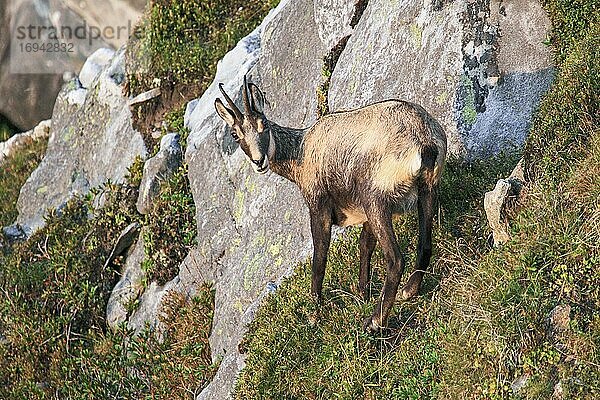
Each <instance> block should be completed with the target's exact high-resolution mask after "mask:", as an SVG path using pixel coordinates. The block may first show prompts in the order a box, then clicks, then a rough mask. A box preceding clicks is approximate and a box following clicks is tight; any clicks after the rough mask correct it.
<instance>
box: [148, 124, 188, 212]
mask: <svg viewBox="0 0 600 400" xmlns="http://www.w3.org/2000/svg"><path fill="white" fill-rule="evenodd" d="M181 161H182V154H181V145H180V144H179V135H178V134H176V133H169V134H166V135H165V136H163V137H162V139H161V140H160V150H159V151H158V153H156V155H155V156H154V157H152V158H149V159H148V160H146V162H145V163H144V171H143V174H142V182H141V184H140V194H139V196H138V200H137V210H138V211H139V212H140V214H147V213H148V212H149V211H150V210H151V209H152V205H153V204H154V200H155V199H156V197H157V196H158V194H159V193H160V186H161V184H162V183H163V182H165V181H167V180H169V179H170V178H171V177H172V176H173V174H174V173H175V171H177V168H179V166H180V165H181Z"/></svg>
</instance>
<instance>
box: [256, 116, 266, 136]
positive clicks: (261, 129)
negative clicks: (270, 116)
mask: <svg viewBox="0 0 600 400" xmlns="http://www.w3.org/2000/svg"><path fill="white" fill-rule="evenodd" d="M256 128H257V129H258V131H259V132H261V133H262V132H264V131H265V124H264V123H263V121H262V119H258V120H256Z"/></svg>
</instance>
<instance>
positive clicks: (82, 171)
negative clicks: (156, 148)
mask: <svg viewBox="0 0 600 400" xmlns="http://www.w3.org/2000/svg"><path fill="white" fill-rule="evenodd" d="M123 68H124V52H123V51H120V52H119V53H117V55H116V56H115V58H114V59H113V60H112V62H111V63H110V65H108V66H107V67H106V68H105V69H104V70H103V71H102V73H101V75H100V77H99V78H98V80H97V81H96V82H95V84H94V86H93V88H91V89H90V90H89V91H88V92H87V96H86V99H85V102H84V104H83V105H81V106H80V105H77V104H71V103H69V101H68V97H69V92H70V91H72V90H79V88H78V86H77V85H76V83H75V82H73V83H72V84H68V85H66V86H65V87H64V88H63V90H62V91H61V93H60V94H59V97H58V99H57V102H56V107H55V109H54V114H53V117H52V128H51V134H50V139H49V141H48V149H47V151H46V156H45V157H44V159H43V160H42V162H41V163H40V165H39V166H38V168H37V169H36V170H35V171H34V172H33V173H32V174H31V176H30V177H29V179H28V180H27V182H26V183H25V185H24V186H23V187H22V188H21V193H20V195H19V200H18V202H17V209H18V211H19V216H18V218H17V223H18V224H20V225H21V226H23V227H24V229H25V230H26V232H27V233H31V232H32V231H33V230H35V229H37V228H39V227H41V226H42V225H43V223H44V222H43V217H44V215H45V213H46V210H47V209H48V208H50V207H52V208H56V207H59V206H61V205H62V204H64V203H65V202H66V201H67V200H69V199H70V198H71V197H72V196H73V195H75V194H85V193H87V192H88V191H89V190H90V189H91V188H93V187H97V186H100V185H102V184H104V183H105V182H106V181H107V180H111V181H112V182H122V181H123V180H124V177H125V175H126V174H127V168H128V167H129V166H130V165H131V163H132V162H133V160H134V159H135V157H136V156H137V155H141V156H143V157H145V156H146V148H145V146H144V142H143V140H142V136H141V135H140V133H138V132H137V131H135V130H134V129H133V128H132V126H131V112H130V111H129V108H128V107H127V103H126V98H124V97H123V94H122V83H123V79H124V73H125V71H124V69H123Z"/></svg>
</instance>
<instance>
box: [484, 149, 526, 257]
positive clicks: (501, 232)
mask: <svg viewBox="0 0 600 400" xmlns="http://www.w3.org/2000/svg"><path fill="white" fill-rule="evenodd" d="M524 185H525V177H524V175H523V168H522V161H521V162H519V163H518V164H517V166H516V167H515V169H514V170H513V172H512V173H511V174H510V176H509V177H508V178H507V179H500V180H498V182H496V186H495V187H494V190H492V191H489V192H487V193H486V194H485V196H484V201H483V206H484V209H485V215H486V217H487V220H488V224H489V225H490V229H491V230H492V235H493V238H494V244H495V245H496V246H498V245H500V244H502V243H505V242H507V241H508V240H510V233H509V229H508V224H509V221H508V214H509V213H510V212H514V211H515V207H516V205H517V202H518V199H519V197H520V196H521V192H522V190H523V186H524Z"/></svg>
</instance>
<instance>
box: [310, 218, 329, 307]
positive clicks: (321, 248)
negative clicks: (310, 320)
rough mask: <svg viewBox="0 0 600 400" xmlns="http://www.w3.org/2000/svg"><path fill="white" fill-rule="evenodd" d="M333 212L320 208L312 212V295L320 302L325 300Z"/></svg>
mask: <svg viewBox="0 0 600 400" xmlns="http://www.w3.org/2000/svg"><path fill="white" fill-rule="evenodd" d="M332 223H333V222H332V217H331V210H329V209H327V208H318V209H311V210H310V229H311V233H312V239H313V258H312V281H311V288H310V290H311V294H312V295H313V296H315V297H316V299H317V301H318V302H321V300H322V299H323V295H322V290H323V278H324V277H325V265H326V264H327V252H328V251H329V243H330V242H331V225H332Z"/></svg>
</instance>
